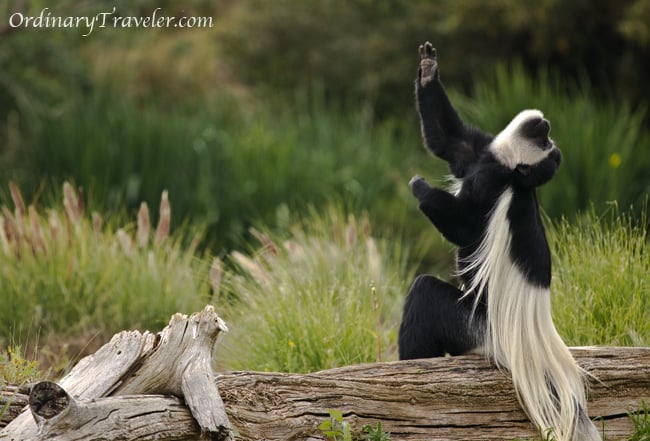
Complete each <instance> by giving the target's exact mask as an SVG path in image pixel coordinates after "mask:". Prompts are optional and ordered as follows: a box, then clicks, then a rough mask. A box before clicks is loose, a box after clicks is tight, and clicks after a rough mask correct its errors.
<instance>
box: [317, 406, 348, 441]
mask: <svg viewBox="0 0 650 441" xmlns="http://www.w3.org/2000/svg"><path fill="white" fill-rule="evenodd" d="M318 430H320V431H321V432H323V435H325V438H327V440H328V441H352V432H351V431H350V424H348V423H347V422H346V421H343V412H341V411H340V410H337V409H330V410H329V418H328V419H327V420H325V421H323V422H322V423H320V424H319V425H318Z"/></svg>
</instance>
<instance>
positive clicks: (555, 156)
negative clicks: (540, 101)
mask: <svg viewBox="0 0 650 441" xmlns="http://www.w3.org/2000/svg"><path fill="white" fill-rule="evenodd" d="M550 131H551V124H550V123H549V122H548V120H547V119H545V118H544V115H543V114H542V112H540V111H539V110H524V111H522V112H521V113H519V114H518V115H517V116H516V117H515V118H514V119H513V120H512V121H511V122H510V124H508V125H507V126H506V128H505V129H503V130H502V131H501V132H500V133H499V134H498V135H497V136H496V137H495V138H494V140H493V141H492V143H491V144H490V147H489V151H490V152H491V153H492V154H493V155H494V157H495V158H496V159H497V160H498V161H499V162H500V163H501V164H502V165H504V166H505V167H506V168H508V169H509V170H510V171H511V172H512V178H513V180H514V181H515V182H516V183H518V184H519V185H521V186H524V187H528V188H530V187H537V186H540V185H542V184H544V183H546V182H548V181H549V180H550V179H551V178H552V177H553V175H554V174H555V172H556V171H557V169H558V167H559V166H560V162H561V161H562V153H561V152H560V150H559V149H558V148H557V147H556V146H555V143H554V142H553V140H552V139H551V138H549V133H550Z"/></svg>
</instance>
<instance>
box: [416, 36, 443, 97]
mask: <svg viewBox="0 0 650 441" xmlns="http://www.w3.org/2000/svg"><path fill="white" fill-rule="evenodd" d="M418 52H419V53H420V68H419V69H418V81H419V82H420V86H422V87H424V86H426V85H427V84H429V83H430V82H431V81H433V80H436V79H438V58H437V55H436V48H434V47H433V45H432V44H431V43H429V42H428V41H427V42H426V43H424V44H421V45H420V47H419V48H418Z"/></svg>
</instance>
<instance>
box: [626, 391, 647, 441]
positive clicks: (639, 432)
mask: <svg viewBox="0 0 650 441" xmlns="http://www.w3.org/2000/svg"><path fill="white" fill-rule="evenodd" d="M628 415H629V416H630V420H631V421H632V425H633V426H634V434H633V435H632V436H631V437H630V438H629V440H628V441H649V440H650V407H648V405H647V404H646V402H645V401H643V400H641V403H639V408H638V409H637V410H634V409H630V410H629V411H628Z"/></svg>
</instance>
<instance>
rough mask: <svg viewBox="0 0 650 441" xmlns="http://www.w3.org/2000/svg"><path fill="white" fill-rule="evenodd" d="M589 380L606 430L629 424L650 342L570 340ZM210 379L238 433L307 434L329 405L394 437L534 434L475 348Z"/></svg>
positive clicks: (647, 385) (647, 377)
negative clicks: (618, 344) (606, 344)
mask: <svg viewBox="0 0 650 441" xmlns="http://www.w3.org/2000/svg"><path fill="white" fill-rule="evenodd" d="M572 352H573V354H574V356H575V357H576V359H577V360H578V363H579V364H580V365H581V366H582V367H583V368H584V369H585V370H586V371H587V372H589V373H590V374H592V375H594V376H595V377H596V378H598V380H599V381H597V380H595V379H593V378H592V379H591V380H590V394H589V412H590V415H591V416H592V417H602V418H603V419H604V422H605V433H606V435H607V439H608V440H616V439H625V438H626V437H627V436H629V434H630V433H631V432H632V424H631V422H630V419H629V417H628V416H627V411H628V410H629V409H631V408H637V407H638V405H639V402H640V400H641V399H644V400H645V401H646V402H647V403H650V348H575V349H573V350H572ZM217 384H218V385H219V389H220V391H221V394H222V398H223V400H224V402H225V403H226V411H227V412H228V415H229V417H230V420H231V422H232V423H233V425H234V426H235V427H236V428H237V430H238V432H239V435H238V437H237V439H241V440H263V439H268V440H272V439H273V440H308V439H322V438H319V437H318V431H317V430H316V427H317V426H318V424H319V423H320V422H322V421H323V420H325V419H326V418H327V415H328V409H338V410H341V411H342V412H343V415H344V416H345V419H346V421H349V422H351V423H352V424H353V426H354V427H356V428H357V430H358V429H360V428H361V427H362V426H363V425H364V424H373V425H375V424H376V422H377V421H381V422H382V428H383V429H384V430H386V431H389V432H391V434H392V438H393V440H435V439H441V440H442V439H448V440H477V439H486V440H508V439H515V438H532V439H535V438H536V437H537V432H536V430H535V428H534V427H533V425H532V424H531V423H530V422H529V421H528V419H527V417H526V415H525V414H524V412H523V411H522V410H521V408H520V406H519V404H518V402H517V399H516V397H515V393H514V390H513V388H512V384H511V382H510V379H509V377H508V376H507V375H506V374H505V373H503V372H500V371H498V370H496V369H495V368H494V367H492V366H491V365H490V364H489V363H487V362H486V361H485V360H484V359H483V358H482V357H479V356H462V357H449V358H438V359H429V360H413V361H405V362H393V363H380V364H369V365H358V366H350V367H345V368H340V369H333V370H328V371H322V372H318V373H314V374H307V375H293V374H274V373H259V372H255V373H251V372H230V373H223V374H220V375H218V377H217Z"/></svg>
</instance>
